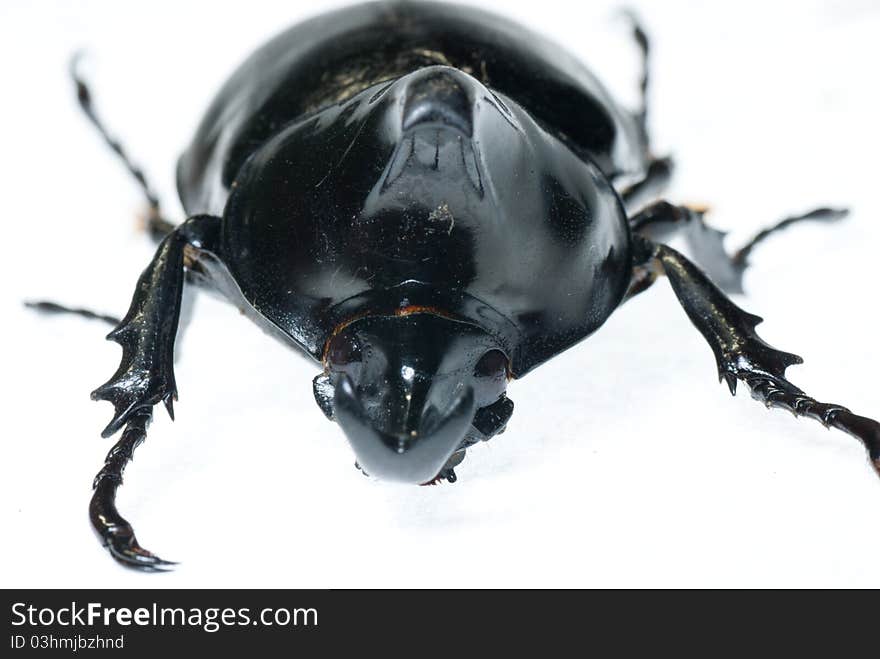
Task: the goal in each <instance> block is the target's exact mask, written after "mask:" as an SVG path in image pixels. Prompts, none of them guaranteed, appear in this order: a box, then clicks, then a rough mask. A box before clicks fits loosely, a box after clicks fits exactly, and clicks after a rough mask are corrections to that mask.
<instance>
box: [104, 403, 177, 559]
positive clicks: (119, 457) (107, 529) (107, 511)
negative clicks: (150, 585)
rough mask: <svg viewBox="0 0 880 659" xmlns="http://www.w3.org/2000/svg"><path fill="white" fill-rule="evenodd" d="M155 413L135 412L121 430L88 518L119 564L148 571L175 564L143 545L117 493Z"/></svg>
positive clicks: (106, 463) (109, 454)
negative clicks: (120, 508)
mask: <svg viewBox="0 0 880 659" xmlns="http://www.w3.org/2000/svg"><path fill="white" fill-rule="evenodd" d="M152 416H153V414H152V412H151V411H150V410H146V411H144V410H141V411H139V412H138V413H136V414H134V415H133V416H132V417H131V419H130V421H129V422H128V424H127V425H126V427H125V430H124V431H123V433H122V439H120V440H119V441H118V442H117V443H116V444H115V445H114V446H113V448H112V449H110V452H109V453H108V454H107V458H106V459H105V461H104V466H103V467H102V468H101V471H99V472H98V475H97V476H95V482H94V484H93V486H92V487H93V488H94V493H93V494H92V499H91V501H90V502H89V519H90V520H91V522H92V527H93V528H94V529H95V532H96V533H97V534H98V537H99V538H100V540H101V544H103V545H104V546H105V547H106V548H107V549H108V551H109V552H110V555H111V556H113V558H115V559H116V560H117V561H118V562H119V563H121V564H122V565H125V566H126V567H132V568H137V569H140V570H145V571H149V572H165V571H167V569H168V568H170V567H171V566H173V565H176V563H173V562H171V561H165V560H163V559H161V558H159V557H158V556H156V555H155V554H153V553H152V552H149V551H147V550H146V549H144V548H143V547H141V546H140V544H138V541H137V538H136V537H135V535H134V529H133V528H132V526H131V524H129V522H128V520H126V519H125V518H124V517H123V516H122V515H120V514H119V511H118V510H117V509H116V492H117V490H118V489H119V486H120V485H122V473H123V471H124V470H125V466H126V465H127V464H128V462H129V461H130V460H131V459H132V456H133V455H134V450H135V449H136V448H137V447H138V446H140V445H141V443H143V441H144V439H146V437H147V426H149V424H150V420H151V419H152Z"/></svg>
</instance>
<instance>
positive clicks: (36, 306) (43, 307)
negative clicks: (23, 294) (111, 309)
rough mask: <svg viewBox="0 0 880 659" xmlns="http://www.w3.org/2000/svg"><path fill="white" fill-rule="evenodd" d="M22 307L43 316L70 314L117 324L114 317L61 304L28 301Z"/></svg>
mask: <svg viewBox="0 0 880 659" xmlns="http://www.w3.org/2000/svg"><path fill="white" fill-rule="evenodd" d="M24 306H26V307H28V308H29V309H33V310H34V311H39V312H40V313H45V314H71V315H74V316H81V317H82V318H88V319H89V320H100V321H102V322H105V323H107V324H109V325H118V324H119V318H117V317H116V316H108V315H106V314H103V313H100V312H97V311H92V310H90V309H81V308H79V307H66V306H64V305H63V304H58V303H56V302H50V301H48V300H37V301H28V302H25V303H24Z"/></svg>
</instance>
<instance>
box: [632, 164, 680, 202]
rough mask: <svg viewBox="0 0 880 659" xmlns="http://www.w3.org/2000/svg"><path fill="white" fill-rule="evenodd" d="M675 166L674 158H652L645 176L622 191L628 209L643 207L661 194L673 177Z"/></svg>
mask: <svg viewBox="0 0 880 659" xmlns="http://www.w3.org/2000/svg"><path fill="white" fill-rule="evenodd" d="M674 167H675V163H674V162H673V160H672V158H668V157H667V158H651V159H650V160H649V161H648V169H647V171H646V172H645V177H644V178H643V179H642V180H640V181H636V182H635V183H633V184H632V185H630V186H629V187H628V188H626V189H624V190H622V191H621V193H620V198H621V199H622V200H623V205H624V207H625V208H626V209H627V211H633V210H637V209H639V208H642V207H643V206H644V205H645V204H646V203H648V202H649V201H651V200H653V199H656V198H657V197H658V196H660V195H661V194H662V193H663V191H664V190H665V189H666V187H667V186H668V185H669V181H670V180H671V179H672V172H673V169H674Z"/></svg>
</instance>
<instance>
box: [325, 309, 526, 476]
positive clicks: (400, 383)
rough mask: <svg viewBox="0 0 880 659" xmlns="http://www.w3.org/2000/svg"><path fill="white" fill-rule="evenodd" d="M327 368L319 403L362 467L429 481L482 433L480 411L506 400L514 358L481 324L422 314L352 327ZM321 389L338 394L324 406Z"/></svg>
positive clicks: (341, 333)
mask: <svg viewBox="0 0 880 659" xmlns="http://www.w3.org/2000/svg"><path fill="white" fill-rule="evenodd" d="M325 363H326V372H325V374H324V375H323V376H319V378H317V379H316V382H315V387H316V392H315V394H316V398H317V399H318V402H319V403H320V404H322V407H325V404H326V406H327V407H325V412H328V415H329V416H332V417H334V418H335V419H336V420H337V421H338V422H339V424H340V425H341V426H342V429H343V430H344V431H345V434H346V436H347V437H348V440H349V442H350V443H351V445H352V448H353V449H354V451H355V453H356V455H357V459H358V464H359V465H360V466H361V467H362V468H363V470H364V471H365V472H367V473H368V474H370V475H371V476H377V477H379V478H382V479H385V480H395V481H403V482H410V483H425V482H428V481H430V480H431V479H433V478H434V477H435V476H437V475H438V474H439V473H440V472H441V470H442V469H443V467H444V465H446V464H447V462H448V461H449V459H450V457H451V456H452V454H453V453H455V451H456V450H457V449H459V448H460V447H461V446H462V444H463V443H467V442H466V439H467V438H468V437H473V436H474V434H475V433H476V430H475V429H474V428H472V425H471V424H472V423H473V422H474V417H475V412H477V410H478V409H480V408H485V407H487V406H490V405H492V404H493V403H495V402H496V401H498V400H499V399H502V398H503V396H504V391H505V389H506V387H507V374H508V363H509V362H508V358H507V356H506V355H505V354H504V352H502V351H501V350H500V349H498V347H496V343H495V341H494V340H493V338H492V337H491V335H489V334H488V333H486V332H484V331H483V330H481V329H480V328H478V327H477V326H475V325H472V324H470V323H465V322H459V321H456V320H452V319H449V318H445V317H442V316H439V315H435V314H432V313H424V312H416V313H412V314H405V315H399V316H369V317H366V318H361V319H360V320H356V321H354V322H351V323H349V324H347V325H345V326H344V327H343V328H342V329H340V330H338V331H337V332H336V333H335V335H334V336H333V337H332V338H331V339H330V340H329V342H328V344H327V350H326V357H325ZM321 386H323V387H324V388H325V389H329V392H332V393H331V395H330V396H326V397H324V402H323V403H322V395H321V392H320V391H319V388H320V387H321ZM329 392H328V393H329ZM504 400H505V401H506V399H504ZM328 408H329V409H328ZM504 422H506V418H505V419H504ZM477 436H478V437H479V435H477Z"/></svg>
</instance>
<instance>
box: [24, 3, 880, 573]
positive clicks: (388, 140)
mask: <svg viewBox="0 0 880 659" xmlns="http://www.w3.org/2000/svg"><path fill="white" fill-rule="evenodd" d="M633 32H634V36H635V38H636V42H637V44H638V46H639V47H640V48H641V52H642V54H643V59H644V67H645V68H644V72H643V76H642V80H641V87H642V104H641V107H640V108H639V109H638V110H637V111H635V112H629V111H627V110H624V109H622V108H621V107H620V106H619V105H618V104H617V103H616V102H615V101H614V100H613V99H612V98H611V97H610V96H609V94H608V93H607V92H606V90H605V89H604V88H603V87H602V86H601V84H600V83H599V82H598V81H597V79H596V78H595V77H594V76H593V75H592V74H591V73H590V72H589V71H588V70H587V69H585V68H584V67H583V66H582V65H581V64H579V63H578V62H577V61H575V60H574V59H573V58H572V57H570V56H569V55H568V54H567V53H565V52H563V51H560V49H559V48H558V47H557V46H555V45H554V44H552V43H550V42H548V41H546V40H544V39H543V38H541V37H539V36H537V35H535V34H532V33H530V32H529V31H527V30H526V29H525V28H523V27H521V26H519V25H516V24H514V23H512V22H509V21H507V20H505V19H503V18H501V17H499V16H494V15H491V14H488V13H484V12H482V11H478V10H476V9H473V8H466V7H459V6H454V5H441V4H430V3H412V4H410V3H398V2H388V3H384V2H383V3H373V4H366V5H359V6H355V7H349V8H346V9H342V10H339V11H335V12H332V13H329V14H325V15H322V16H319V17H317V18H314V19H312V20H309V21H306V22H304V23H301V24H299V25H297V26H294V27H293V28H291V29H289V30H288V31H286V32H284V33H283V34H281V35H280V36H278V37H276V38H275V39H273V40H272V41H270V42H269V43H268V44H266V45H265V46H263V47H262V48H260V49H259V50H258V51H257V52H255V53H254V54H253V55H252V56H251V57H250V58H249V59H248V60H247V61H246V62H245V63H244V64H243V65H242V66H241V67H240V68H239V69H238V71H237V72H236V73H235V74H234V75H233V76H232V77H231V78H230V79H229V81H228V82H227V83H226V84H225V85H224V87H223V88H222V89H221V91H220V93H219V94H218V96H217V97H216V98H215V100H214V101H213V103H212V104H211V106H210V108H209V109H208V112H207V114H206V115H205V117H204V119H203V120H202V123H201V126H200V127H199V129H198V131H197V133H196V135H195V138H194V139H193V141H192V143H191V144H190V146H189V148H188V149H187V150H186V152H185V153H184V154H183V156H182V157H181V158H180V161H179V163H178V169H177V182H178V190H179V194H180V197H181V199H182V201H183V206H184V208H185V210H186V212H187V214H188V215H189V219H187V220H186V221H185V222H184V223H183V224H180V225H179V226H174V225H173V224H171V223H169V222H167V221H166V220H164V219H163V218H162V215H161V213H160V209H159V204H158V201H157V199H156V197H155V195H153V194H152V192H151V191H150V187H149V185H148V184H147V181H146V179H145V178H144V176H143V174H142V173H141V171H140V170H139V169H138V168H137V167H135V166H134V165H133V164H132V163H131V161H130V160H129V159H128V157H127V156H126V154H125V153H124V151H123V149H122V147H121V146H120V144H119V143H118V142H116V141H115V140H114V139H113V138H112V137H111V136H110V135H109V133H108V132H107V131H106V130H105V128H104V127H103V125H102V123H101V122H100V121H99V120H98V118H97V116H96V115H95V113H94V110H93V106H92V101H91V95H90V93H89V90H88V88H87V86H86V85H85V83H84V82H83V81H82V79H80V78H79V77H78V76H77V74H76V69H75V66H74V78H75V81H76V83H77V90H78V94H79V101H80V104H81V105H82V108H83V109H84V110H85V112H86V114H87V115H88V117H89V118H90V119H91V120H92V122H93V123H94V124H95V126H97V128H98V129H99V130H100V131H101V133H102V135H103V136H104V138H105V139H106V140H107V142H108V144H109V145H110V146H111V147H112V148H113V149H114V150H115V151H116V152H117V153H118V154H119V155H120V156H121V158H122V159H123V161H124V162H125V163H126V165H127V166H128V168H129V170H130V171H131V172H132V174H133V175H134V176H135V178H136V179H137V180H138V182H139V183H140V185H141V187H142V188H143V190H144V191H145V192H146V195H147V199H148V202H149V205H150V209H151V212H150V220H149V229H150V232H151V234H152V235H153V236H154V237H155V238H156V239H157V241H158V243H159V246H158V249H157V251H156V254H155V256H154V258H153V260H152V261H151V263H150V264H149V266H148V267H147V269H146V270H145V271H144V272H143V274H142V275H141V277H140V279H139V280H138V282H137V287H136V289H135V293H134V297H133V300H132V303H131V307H130V308H129V310H128V313H127V314H126V315H125V317H124V318H123V319H122V320H121V321H119V322H118V324H117V325H116V328H115V329H114V330H113V331H112V332H111V333H110V334H109V337H108V338H110V339H112V340H113V341H116V342H117V343H119V344H120V345H121V346H122V349H123V355H122V363H121V365H120V367H119V369H118V370H117V371H116V373H115V374H114V375H113V377H112V378H110V380H109V381H108V382H107V383H106V384H104V385H102V386H101V387H99V388H98V389H96V390H95V391H94V392H93V394H92V397H93V398H94V399H96V400H106V401H110V402H111V403H112V404H113V406H114V408H115V414H114V416H113V419H112V421H111V422H110V424H109V425H108V426H107V427H106V429H105V430H104V432H103V435H104V436H105V437H109V436H111V435H113V434H114V433H115V432H117V431H118V430H120V429H122V430H123V433H122V439H121V440H120V441H119V442H118V443H117V444H116V445H115V446H114V447H113V449H112V450H111V451H110V453H109V455H108V456H107V461H106V463H105V465H104V468H103V469H102V470H101V472H100V473H99V474H98V475H97V477H96V479H95V483H94V489H95V491H94V496H93V498H92V501H91V506H90V514H91V520H92V524H93V525H94V527H95V529H96V530H97V532H98V534H99V535H100V537H101V539H102V541H103V542H104V544H105V545H106V546H107V547H108V548H109V550H110V552H111V553H112V555H113V556H114V558H116V559H117V560H119V561H120V562H122V563H124V564H125V565H129V566H134V567H140V568H145V569H154V570H155V569H163V567H164V566H167V565H170V563H168V562H167V561H163V560H161V559H160V558H158V557H157V556H155V555H154V554H152V553H150V552H148V551H146V550H145V549H143V548H142V547H140V545H139V544H138V542H137V540H136V539H135V535H134V532H133V530H132V527H131V525H130V524H129V523H128V522H127V521H126V520H125V519H124V518H123V517H122V516H121V515H120V514H119V512H118V511H117V510H116V506H115V496H116V491H117V488H118V487H119V485H120V483H121V482H122V471H123V469H124V467H125V464H126V463H127V462H128V460H129V459H130V458H131V456H132V453H133V451H134V449H135V448H136V447H137V446H138V445H139V444H140V443H141V442H142V441H143V440H144V438H145V436H146V429H147V425H148V423H149V421H150V419H151V416H152V408H153V406H154V405H156V404H157V403H160V402H161V403H164V404H165V406H166V407H167V409H168V412H169V413H172V401H173V400H175V399H176V398H177V388H176V385H175V381H174V373H173V363H172V358H173V353H174V341H175V336H176V334H177V329H178V319H179V316H180V306H181V293H182V290H183V287H184V286H185V285H195V286H199V287H204V288H208V289H211V290H214V291H217V292H220V293H221V294H222V295H224V296H225V297H227V298H228V299H229V300H230V301H231V302H232V303H233V304H235V305H236V306H238V307H239V308H241V309H243V310H244V311H245V313H246V314H247V315H248V316H249V317H250V318H251V319H253V320H254V321H255V322H256V323H258V324H259V325H260V326H262V327H263V328H264V329H266V330H268V331H269V332H270V333H272V334H274V335H275V336H277V337H278V338H279V339H281V340H282V341H284V342H286V343H287V344H289V345H290V346H291V347H293V348H295V349H297V350H301V351H304V352H305V353H307V354H308V355H310V356H311V357H312V358H313V359H314V360H315V361H316V362H318V363H320V364H321V365H322V366H323V371H322V373H321V374H320V375H318V376H317V377H316V378H315V380H314V393H315V399H316V400H317V402H318V404H319V405H320V407H321V409H322V410H323V411H324V413H325V414H326V415H327V417H328V418H329V419H332V420H335V421H337V422H338V423H339V425H340V426H341V427H342V429H343V431H344V432H345V435H346V437H347V438H348V441H349V442H350V443H351V446H352V448H353V449H354V452H355V454H356V456H357V464H358V466H359V467H360V468H361V469H362V470H363V471H364V472H365V473H367V474H370V475H372V476H377V477H379V478H384V479H391V480H399V481H406V482H411V483H427V482H434V481H436V480H439V479H446V480H449V481H454V480H455V471H454V467H455V466H456V465H458V464H459V463H460V462H461V461H462V459H463V458H464V454H465V451H466V449H467V448H468V447H469V446H471V445H472V444H474V443H476V442H479V441H484V440H487V439H489V438H491V437H492V436H494V435H496V434H498V433H500V432H502V431H503V430H504V428H505V426H506V424H507V422H508V420H509V419H510V417H511V414H512V412H513V403H512V402H511V401H510V399H508V398H507V396H506V389H507V384H508V382H509V381H510V380H512V379H514V378H519V377H522V376H523V375H525V374H526V373H528V372H529V371H530V370H532V369H533V368H535V367H537V366H539V365H540V364H542V363H543V362H545V361H546V360H548V359H550V358H551V357H553V356H554V355H556V354H558V353H560V352H562V351H563V350H565V349H567V348H569V347H571V346H572V345H574V344H575V343H577V342H578V341H581V340H582V339H584V338H585V337H587V336H589V335H590V334H591V333H592V332H594V331H595V330H596V329H598V328H599V327H600V326H601V325H602V323H603V322H604V321H605V320H606V319H607V318H608V316H609V315H610V314H611V313H612V312H613V311H614V310H615V309H616V308H617V307H619V306H620V305H621V304H622V303H623V302H625V301H626V300H629V299H630V298H632V297H633V296H635V295H637V294H639V293H641V292H643V291H644V290H645V289H647V288H648V287H649V286H650V285H651V284H653V282H654V281H655V279H656V278H657V277H658V276H659V275H666V277H667V278H668V279H669V281H670V283H671V284H672V288H673V290H674V291H675V294H676V296H677V297H678V300H679V302H680V303H681V305H682V306H683V307H684V310H685V312H686V313H687V315H688V317H689V318H690V320H691V321H692V323H693V324H694V325H695V326H696V328H697V329H698V330H699V331H700V332H701V333H702V334H703V336H704V337H705V339H706V341H707V342H708V343H709V345H710V347H711V348H712V350H713V352H714V353H715V359H716V361H717V365H718V373H719V377H720V378H723V379H724V380H725V381H726V383H727V385H728V386H729V388H730V391H731V393H735V391H736V386H737V381H743V382H745V383H746V385H748V387H749V388H750V390H751V392H752V396H753V397H754V398H756V399H757V400H759V401H762V402H764V403H765V404H766V405H767V406H768V407H769V406H774V407H781V408H784V409H787V410H790V411H792V412H794V413H795V414H797V415H804V416H810V417H813V418H815V419H817V420H819V421H821V422H822V423H823V424H825V425H826V426H833V427H835V428H838V429H840V430H843V431H845V432H847V433H849V434H851V435H853V436H855V437H857V438H858V439H860V440H861V441H862V442H863V443H864V444H865V446H866V447H867V449H868V453H869V455H870V459H871V461H872V463H873V465H874V467H875V468H876V469H877V470H878V471H880V424H878V423H877V422H876V421H874V420H872V419H869V418H866V417H862V416H857V415H855V414H853V413H852V412H850V411H849V410H848V409H846V408H845V407H842V406H840V405H831V404H826V403H820V402H817V401H816V400H814V399H813V398H811V397H809V396H808V395H807V394H805V393H804V392H803V391H801V390H800V389H798V388H797V387H795V386H794V385H793V384H791V383H790V382H789V381H788V380H787V379H786V378H785V370H786V368H787V367H788V366H791V365H792V364H797V363H800V362H801V359H800V358H799V357H797V356H796V355H793V354H790V353H787V352H781V351H779V350H776V349H774V348H772V347H770V346H769V345H767V344H766V343H765V342H764V341H762V340H761V339H760V338H759V337H758V335H757V334H756V333H755V326H756V325H758V323H760V322H761V319H760V318H759V317H757V316H754V315H752V314H750V313H747V312H745V311H743V310H742V309H740V308H739V307H738V306H737V305H736V304H734V303H733V302H732V301H731V300H730V299H728V298H727V297H726V295H725V294H724V293H723V292H722V291H723V290H726V291H728V292H741V279H742V273H743V269H744V267H745V265H746V260H747V257H748V255H749V253H750V251H751V249H752V247H754V245H755V244H756V243H757V242H759V241H760V240H762V239H763V238H764V237H766V236H767V235H769V234H770V233H771V232H773V231H775V230H777V229H779V228H782V227H784V226H786V225H788V224H791V223H793V222H798V221H801V220H808V219H810V220H824V221H830V220H835V219H838V218H840V217H842V216H843V215H845V212H844V211H838V210H832V209H819V210H816V211H813V212H811V213H807V214H806V215H802V216H798V217H793V218H789V219H787V220H784V221H783V222H781V223H779V224H778V225H776V226H775V227H773V228H771V229H768V230H766V231H763V232H761V233H760V234H758V235H757V236H756V238H755V239H754V240H753V241H752V242H751V243H749V244H748V245H746V246H745V247H744V248H742V249H741V250H739V251H738V252H736V253H735V254H733V255H730V254H728V253H727V252H726V251H725V250H724V247H723V245H722V238H723V234H722V233H721V232H719V231H716V230H714V229H712V228H710V227H709V226H707V225H706V224H705V223H704V221H703V216H702V213H701V212H700V211H698V210H694V209H691V208H687V207H684V206H677V205H673V204H670V203H667V202H665V201H659V202H657V201H655V202H654V203H650V204H649V203H647V202H650V201H651V200H652V199H655V198H656V196H657V195H658V194H659V192H660V191H661V190H662V189H663V187H664V186H665V184H666V182H667V181H668V179H669V177H670V174H671V167H672V163H671V161H670V160H669V159H668V158H656V157H654V156H653V155H652V152H651V149H650V145H649V141H648V135H647V130H646V115H647V113H646V106H645V101H644V98H645V92H646V90H647V87H648V76H647V55H648V40H647V38H646V37H645V34H644V32H643V31H642V30H641V28H640V27H639V26H638V24H637V23H636V22H635V21H633ZM678 232H680V233H681V234H683V235H684V237H685V239H686V244H687V246H688V249H689V251H690V252H691V253H692V255H693V258H694V260H695V261H696V262H697V263H699V267H698V266H697V265H695V264H694V263H693V262H691V261H690V260H688V259H687V258H685V257H684V256H683V255H682V254H680V253H679V252H677V251H675V250H673V249H671V248H670V247H668V246H666V245H665V244H663V243H662V242H661V241H663V240H665V239H667V238H669V237H671V236H672V235H673V234H675V233H678ZM34 306H36V307H38V308H41V309H43V310H46V311H72V312H75V313H80V314H82V315H91V316H95V314H91V312H87V311H84V310H79V309H67V308H64V307H60V306H58V305H54V304H52V303H47V302H44V303H37V304H35V305H34ZM103 318H104V319H106V317H103Z"/></svg>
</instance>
